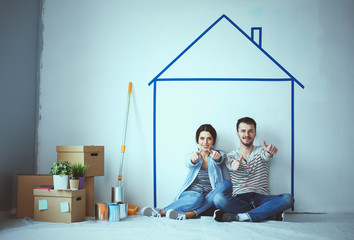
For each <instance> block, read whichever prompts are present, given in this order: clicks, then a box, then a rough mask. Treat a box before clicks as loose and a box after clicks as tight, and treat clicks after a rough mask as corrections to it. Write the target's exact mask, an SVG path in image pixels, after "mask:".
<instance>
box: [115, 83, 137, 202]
mask: <svg viewBox="0 0 354 240" xmlns="http://www.w3.org/2000/svg"><path fill="white" fill-rule="evenodd" d="M132 86H133V84H132V83H131V82H129V86H128V97H127V107H126V111H125V120H124V129H123V141H122V145H121V148H120V150H121V154H122V155H121V159H120V166H119V172H118V187H112V202H124V188H123V186H122V180H123V162H124V154H125V139H126V136H127V126H128V115H129V105H130V95H131V92H132Z"/></svg>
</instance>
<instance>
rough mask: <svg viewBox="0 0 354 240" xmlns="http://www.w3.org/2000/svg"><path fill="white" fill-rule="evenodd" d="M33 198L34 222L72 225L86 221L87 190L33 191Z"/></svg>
mask: <svg viewBox="0 0 354 240" xmlns="http://www.w3.org/2000/svg"><path fill="white" fill-rule="evenodd" d="M33 196H34V221H45V222H63V223H71V222H80V221H84V220H85V204H86V190H85V189H80V190H75V191H71V190H47V189H33Z"/></svg>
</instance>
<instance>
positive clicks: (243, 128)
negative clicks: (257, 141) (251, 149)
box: [237, 123, 256, 147]
mask: <svg viewBox="0 0 354 240" xmlns="http://www.w3.org/2000/svg"><path fill="white" fill-rule="evenodd" d="M237 136H238V137H239V139H240V141H241V143H242V144H243V145H245V146H247V147H248V146H252V145H253V140H254V138H255V137H256V129H255V128H254V125H253V124H247V123H240V125H238V131H237Z"/></svg>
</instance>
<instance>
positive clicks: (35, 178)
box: [16, 174, 95, 218]
mask: <svg viewBox="0 0 354 240" xmlns="http://www.w3.org/2000/svg"><path fill="white" fill-rule="evenodd" d="M94 183H95V182H94V177H85V183H84V188H85V189H86V216H88V217H94V216H95V215H94V209H95V203H94ZM41 185H53V176H52V175H49V174H38V175H31V174H19V175H17V209H16V216H17V218H24V217H31V218H33V216H34V214H33V213H34V212H33V206H34V203H33V189H34V188H36V187H38V186H41Z"/></svg>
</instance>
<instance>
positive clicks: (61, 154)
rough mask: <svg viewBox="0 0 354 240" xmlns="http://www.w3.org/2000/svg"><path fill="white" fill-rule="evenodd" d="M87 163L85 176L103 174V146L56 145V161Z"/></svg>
mask: <svg viewBox="0 0 354 240" xmlns="http://www.w3.org/2000/svg"><path fill="white" fill-rule="evenodd" d="M60 160H62V161H68V162H70V163H74V162H78V163H82V164H87V165H89V168H88V170H87V172H86V174H85V176H88V177H90V176H104V147H103V146H57V161H58V162H59V161H60Z"/></svg>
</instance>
